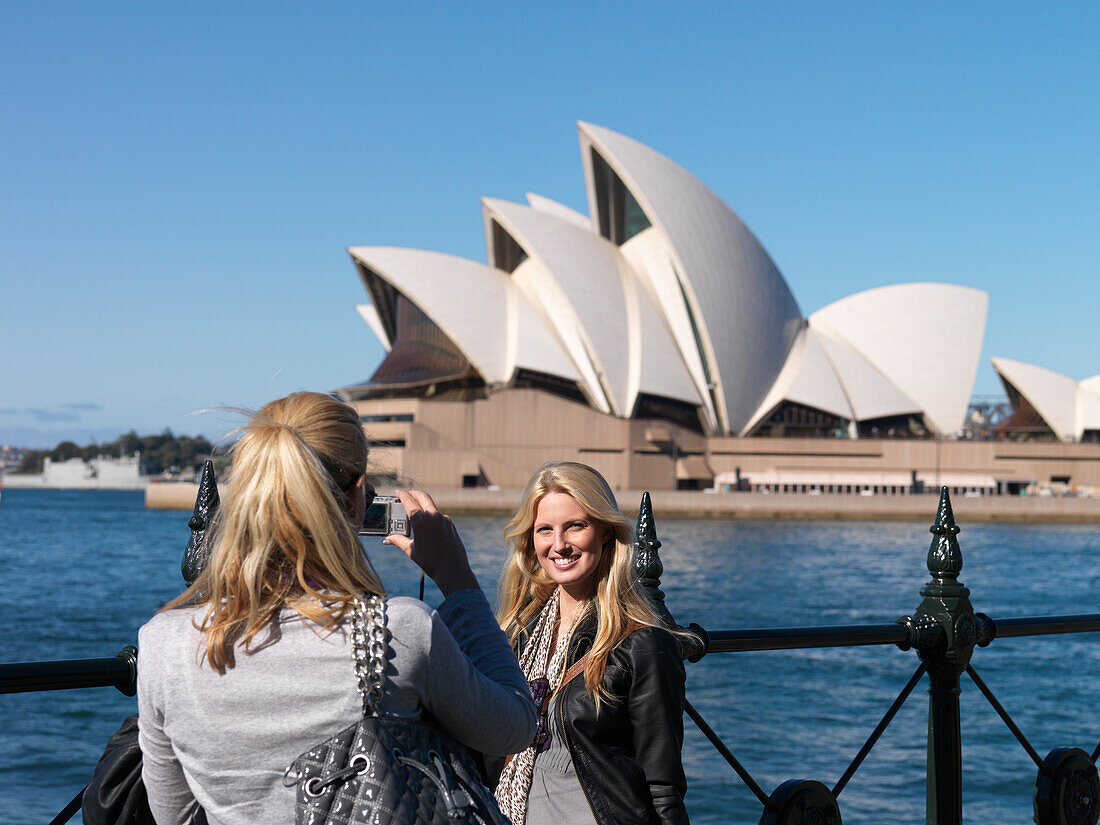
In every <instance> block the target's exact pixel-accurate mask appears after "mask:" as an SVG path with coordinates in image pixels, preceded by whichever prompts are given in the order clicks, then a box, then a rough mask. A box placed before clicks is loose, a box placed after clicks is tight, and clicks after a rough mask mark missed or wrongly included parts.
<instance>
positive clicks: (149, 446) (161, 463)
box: [16, 430, 214, 475]
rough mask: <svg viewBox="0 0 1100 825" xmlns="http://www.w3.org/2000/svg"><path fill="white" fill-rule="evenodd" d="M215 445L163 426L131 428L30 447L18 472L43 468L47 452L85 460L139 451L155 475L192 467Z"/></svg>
mask: <svg viewBox="0 0 1100 825" xmlns="http://www.w3.org/2000/svg"><path fill="white" fill-rule="evenodd" d="M213 449H214V445H212V444H211V443H210V442H209V441H207V440H206V439H205V438H203V437H202V436H201V435H199V436H189V435H180V436H175V435H172V431H171V430H165V431H164V432H162V433H160V434H159V435H138V434H137V433H136V432H135V431H134V430H130V432H128V433H124V434H123V435H120V436H119V437H118V438H117V439H115V440H114V441H112V442H110V443H108V444H89V445H87V446H84V447H80V446H77V445H76V444H75V443H73V442H72V441H62V442H61V443H60V444H58V445H57V446H56V447H54V448H53V449H52V450H31V451H30V452H28V453H27V454H26V455H25V456H23V460H22V461H21V462H20V463H19V467H18V469H17V470H16V472H17V473H40V472H42V467H43V460H44V459H45V458H46V457H47V456H48V457H49V458H50V460H51V461H68V460H69V459H70V458H82V459H84V460H85V461H88V460H89V459H92V458H96V457H98V456H101V455H102V456H116V457H117V456H120V455H133V454H134V453H135V452H138V451H140V452H141V463H142V465H143V467H142V469H143V470H144V472H146V473H149V474H152V475H156V474H158V473H162V472H164V471H165V470H167V469H168V468H169V467H179V468H183V467H188V466H191V467H194V466H196V465H198V464H200V463H201V462H202V461H203V460H205V459H207V458H210V453H211V452H212V451H213Z"/></svg>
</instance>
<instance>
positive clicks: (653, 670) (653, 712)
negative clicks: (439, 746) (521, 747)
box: [489, 614, 688, 825]
mask: <svg viewBox="0 0 1100 825" xmlns="http://www.w3.org/2000/svg"><path fill="white" fill-rule="evenodd" d="M595 633H596V618H595V616H594V615H591V614H590V615H588V616H587V617H585V618H584V619H583V620H582V621H581V624H580V625H579V626H578V627H577V629H576V631H575V632H574V633H573V636H572V640H571V642H570V650H569V654H568V656H567V659H566V664H565V667H566V668H567V669H568V667H569V666H570V665H572V664H573V663H574V662H575V661H577V659H579V658H580V657H581V656H583V655H584V654H585V653H586V652H587V651H588V650H589V649H590V648H591V647H592V640H593V638H594V637H595ZM518 652H522V646H521V650H520V651H518ZM603 684H604V687H606V688H607V689H608V691H609V692H610V694H611V700H610V701H603V702H601V704H600V711H599V713H597V712H596V702H595V699H594V698H593V697H592V696H590V695H589V694H588V693H587V692H586V691H585V685H584V676H583V675H579V676H577V677H576V678H574V679H573V680H572V681H571V682H570V683H569V684H568V685H566V686H564V687H563V688H562V691H564V693H563V695H562V696H561V701H560V702H559V703H558V709H559V713H560V714H561V718H560V719H559V720H558V722H559V725H560V727H561V729H562V730H563V731H565V740H566V745H567V746H568V748H569V754H570V756H572V758H573V766H574V768H575V769H576V772H577V778H578V779H579V780H580V784H581V789H582V790H583V791H584V795H585V797H586V798H587V799H588V804H589V806H590V807H591V808H592V813H593V815H594V816H595V819H596V823H597V825H687V823H688V816H687V809H686V808H685V807H684V793H685V792H686V791H687V780H686V779H685V777H684V766H683V762H682V761H681V757H680V750H681V747H682V746H683V741H684V720H683V713H684V663H683V659H682V658H681V656H680V646H679V644H678V643H677V641H676V639H675V638H674V637H673V636H672V634H671V633H669V632H668V631H667V630H665V629H663V628H657V627H644V628H641V629H640V630H635V631H634V632H633V633H631V634H630V635H629V636H627V637H626V638H625V639H623V641H622V642H620V643H619V646H618V647H616V648H615V649H614V650H613V651H612V653H611V656H610V658H609V659H608V661H607V670H606V671H605V672H604V678H603ZM502 767H503V765H502V763H498V764H495V765H490V766H489V768H490V771H491V772H492V775H493V777H494V781H495V779H496V777H499V775H500V769H501V768H502Z"/></svg>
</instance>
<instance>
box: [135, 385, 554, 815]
mask: <svg viewBox="0 0 1100 825" xmlns="http://www.w3.org/2000/svg"><path fill="white" fill-rule="evenodd" d="M366 458H367V449H366V439H365V436H364V435H363V430H362V427H361V426H360V424H359V419H358V416H357V415H356V413H355V411H354V410H352V409H351V408H350V407H348V406H346V405H344V404H342V403H340V402H338V401H336V400H335V399H333V398H332V397H331V396H327V395H321V394H318V393H296V394H294V395H291V396H288V397H286V398H283V399H279V400H277V401H274V402H272V403H270V404H268V405H267V406H265V407H264V408H263V409H262V410H261V411H260V412H259V413H257V414H256V415H255V416H254V417H253V418H252V419H251V420H250V421H249V423H248V425H247V426H246V427H245V430H244V435H243V436H242V438H241V439H240V440H239V441H238V443H237V445H236V447H235V448H234V467H233V480H232V483H231V485H230V487H229V490H228V491H227V494H226V496H225V499H224V503H223V505H222V508H221V511H220V513H219V518H218V523H217V525H216V526H215V528H214V530H213V536H212V552H211V558H210V562H209V564H208V566H207V568H206V570H205V572H204V573H203V575H202V576H201V577H200V578H199V579H198V580H197V581H196V582H195V584H194V585H193V586H192V588H190V589H189V590H188V591H187V592H186V593H184V594H183V595H182V596H181V597H180V598H179V599H177V600H176V601H175V602H173V603H171V604H169V605H168V606H167V607H166V608H165V609H164V610H163V611H162V612H161V613H159V614H158V615H157V616H155V617H153V619H152V620H151V621H149V622H148V623H147V624H146V625H145V626H144V627H143V628H142V629H141V632H140V634H139V645H140V651H141V652H140V663H139V668H138V709H139V741H140V744H141V749H142V755H143V768H142V777H143V779H144V782H145V786H146V789H147V791H148V794H149V804H150V808H151V809H152V811H153V815H154V817H155V818H156V821H157V822H158V823H160V825H175V823H184V822H186V821H187V820H188V818H189V817H190V816H191V815H192V813H193V812H194V811H195V809H196V807H197V806H201V807H202V808H203V809H204V810H205V812H206V815H207V818H208V821H209V822H210V823H211V825H245V823H275V822H292V821H293V818H294V799H295V794H294V791H293V790H292V789H287V788H285V787H284V786H283V772H284V770H285V769H286V767H287V765H289V764H290V762H292V761H293V760H294V759H295V758H296V757H297V756H298V755H299V754H301V753H302V752H304V751H306V750H308V749H309V748H311V747H313V746H314V745H316V744H319V743H320V742H321V741H323V740H324V739H326V738H328V737H329V736H331V735H333V734H334V733H336V732H337V731H339V730H341V729H343V728H345V727H347V726H348V725H350V724H353V723H354V722H355V721H356V720H357V719H358V718H359V716H360V714H361V712H362V704H361V700H360V698H359V695H358V692H357V690H356V679H355V676H354V667H353V656H352V649H351V643H350V610H351V609H352V601H353V599H354V598H355V596H356V595H357V594H358V593H361V592H367V593H377V594H382V593H383V591H382V585H381V582H379V580H378V577H377V575H376V573H375V572H374V569H373V567H372V566H371V564H370V561H369V559H368V558H367V557H366V555H365V554H364V553H363V550H362V547H361V545H360V544H359V540H358V536H357V530H356V527H357V525H358V524H359V523H360V522H361V521H362V517H363V513H364V510H365V507H366V504H367V501H366V500H367V492H366V485H365V481H364V477H363V473H364V469H365V467H366ZM399 496H400V498H401V501H402V503H403V504H404V505H405V508H406V511H407V512H408V514H409V520H410V523H411V524H412V528H413V537H412V538H411V539H407V538H404V537H400V536H391V537H389V538H387V539H386V541H387V543H389V544H391V545H394V546H396V547H398V548H399V549H401V550H402V551H404V552H405V553H406V554H408V555H409V557H410V558H411V559H412V560H413V561H414V562H416V563H417V564H418V565H419V566H420V567H421V568H422V569H423V570H424V572H425V573H426V574H427V575H429V576H431V577H432V579H433V580H434V581H435V582H436V584H437V585H438V587H439V589H440V591H441V592H442V593H443V595H444V597H445V598H444V601H443V604H442V605H440V607H439V610H438V611H433V610H431V609H429V608H428V607H427V606H425V605H424V604H422V603H421V602H418V601H416V600H414V599H408V598H389V599H387V600H386V602H385V610H386V614H387V625H388V632H389V635H390V639H389V642H390V644H389V648H390V653H389V656H390V658H389V661H388V666H387V672H386V687H385V695H384V697H383V699H382V702H381V704H380V710H381V711H382V712H384V713H394V714H417V713H420V712H421V711H427V712H428V713H429V714H430V715H431V716H432V717H433V718H434V719H435V720H436V721H437V722H438V723H439V725H440V726H441V727H442V728H443V729H444V730H446V731H447V732H448V733H450V734H451V735H452V736H454V737H455V738H456V739H458V740H459V741H460V742H463V743H464V744H466V745H468V746H470V747H471V748H474V749H477V750H480V751H482V752H484V753H487V754H500V755H503V754H507V753H512V752H514V751H516V750H518V749H519V748H521V747H523V746H524V745H525V744H526V743H527V742H529V741H530V740H531V737H532V736H533V735H534V730H535V710H534V706H533V704H532V702H531V696H530V691H529V690H528V688H527V685H526V682H525V680H524V677H523V674H522V673H521V672H520V670H519V668H518V665H517V663H516V659H515V656H514V654H513V653H512V651H511V648H510V647H509V645H508V643H507V640H506V639H505V637H504V634H503V633H502V632H501V631H500V629H499V626H498V625H497V624H496V622H495V620H494V619H493V616H492V614H491V612H490V610H489V605H488V603H487V601H486V599H485V596H484V595H483V594H482V592H481V590H480V588H479V586H478V583H477V579H476V578H475V577H474V575H473V573H472V572H471V570H470V567H469V563H468V561H467V559H466V553H465V550H464V548H463V546H462V542H461V540H460V539H459V537H458V534H457V532H456V531H455V529H454V526H453V525H452V524H451V522H450V520H449V519H448V518H447V517H446V516H444V515H442V514H440V513H439V512H438V511H437V510H436V508H435V505H434V503H433V502H432V500H431V498H430V497H429V496H428V495H427V494H425V493H415V492H414V493H399Z"/></svg>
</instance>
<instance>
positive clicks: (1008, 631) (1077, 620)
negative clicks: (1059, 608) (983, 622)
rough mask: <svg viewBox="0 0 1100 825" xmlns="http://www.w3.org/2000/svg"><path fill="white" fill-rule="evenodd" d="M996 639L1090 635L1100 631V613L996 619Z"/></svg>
mask: <svg viewBox="0 0 1100 825" xmlns="http://www.w3.org/2000/svg"><path fill="white" fill-rule="evenodd" d="M994 624H995V625H996V628H997V631H996V638H998V639H1008V638H1012V637H1019V636H1053V635H1054V634H1056V633H1089V632H1094V631H1097V630H1100V613H1085V614H1079V615H1076V616H1030V617H1025V618H1021V619H996V620H995V622H994Z"/></svg>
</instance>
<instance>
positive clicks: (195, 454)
mask: <svg viewBox="0 0 1100 825" xmlns="http://www.w3.org/2000/svg"><path fill="white" fill-rule="evenodd" d="M213 449H214V448H213V445H212V444H211V443H210V442H209V441H208V440H207V439H205V438H204V437H202V436H188V435H181V436H176V435H173V434H172V431H171V430H165V431H164V432H162V433H159V434H157V435H144V436H139V435H138V434H137V433H136V432H135V431H133V430H131V431H130V432H128V433H125V434H123V435H121V436H119V437H118V438H117V439H116V440H114V441H112V442H110V443H107V444H87V445H84V446H79V445H77V444H76V443H74V442H72V441H62V442H61V443H59V444H58V445H57V446H56V447H54V448H53V449H52V450H27V451H25V452H24V453H23V454H22V456H21V458H20V460H19V463H18V464H17V465H16V466H15V467H14V469H12V470H8V471H6V472H3V473H0V483H2V484H3V485H4V486H5V487H10V488H22V489H55V490H56V489H61V490H142V489H144V488H145V487H146V486H147V485H148V484H149V482H150V481H151V480H153V479H166V480H173V481H177V480H184V481H190V480H192V479H194V478H195V477H196V475H195V474H196V472H197V470H198V469H199V468H201V467H202V462H203V461H205V460H206V459H208V458H210V454H211V452H212V451H213Z"/></svg>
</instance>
